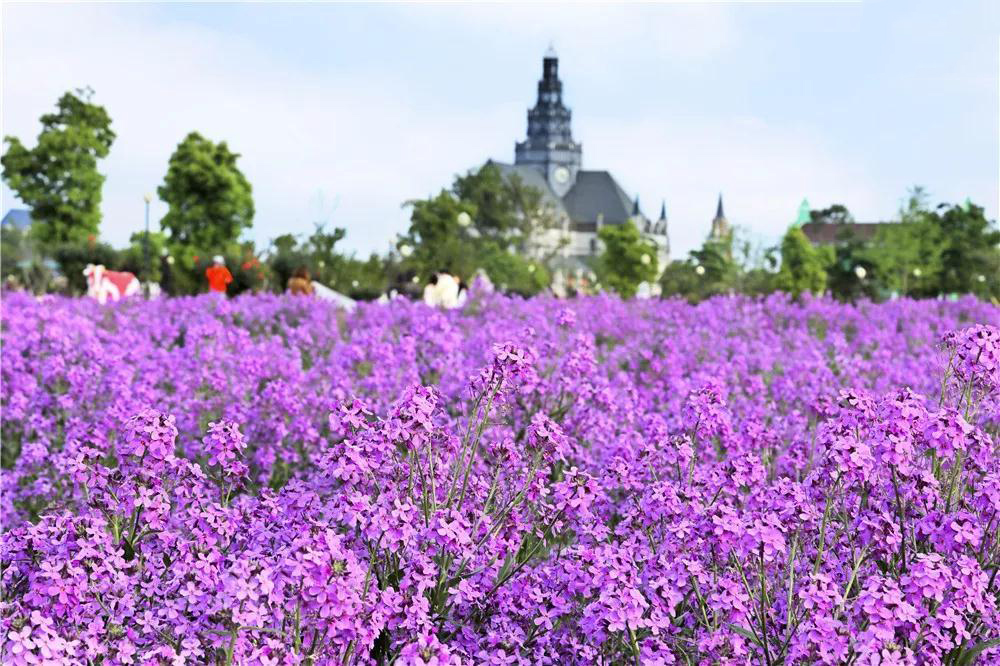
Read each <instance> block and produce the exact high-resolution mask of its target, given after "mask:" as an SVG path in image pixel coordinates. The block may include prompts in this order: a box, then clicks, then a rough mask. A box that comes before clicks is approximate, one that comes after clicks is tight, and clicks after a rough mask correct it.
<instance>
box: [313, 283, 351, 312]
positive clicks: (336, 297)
mask: <svg viewBox="0 0 1000 666" xmlns="http://www.w3.org/2000/svg"><path fill="white" fill-rule="evenodd" d="M312 285H313V293H315V294H316V297H317V298H321V299H323V300H324V301H330V302H331V303H335V304H337V305H339V306H340V307H342V308H344V309H345V310H353V309H354V308H355V306H356V305H357V302H356V301H355V300H354V299H353V298H349V297H347V296H344V295H343V294H342V293H340V292H339V291H334V290H333V289H330V288H329V287H327V286H326V285H325V284H320V283H319V282H316V280H313V281H312Z"/></svg>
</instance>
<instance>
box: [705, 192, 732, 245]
mask: <svg viewBox="0 0 1000 666" xmlns="http://www.w3.org/2000/svg"><path fill="white" fill-rule="evenodd" d="M729 232H730V228H729V220H727V219H726V214H725V212H724V211H723V210H722V193H721V192H720V193H719V204H718V206H716V208H715V219H713V220H712V232H711V233H710V234H709V235H708V237H709V238H711V239H713V240H721V239H723V238H726V237H727V236H729Z"/></svg>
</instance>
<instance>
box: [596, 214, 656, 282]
mask: <svg viewBox="0 0 1000 666" xmlns="http://www.w3.org/2000/svg"><path fill="white" fill-rule="evenodd" d="M597 235H598V237H599V238H600V240H601V242H602V243H603V244H604V251H603V252H602V253H601V255H600V256H599V257H598V259H597V278H598V280H600V282H601V284H604V285H606V286H608V287H611V288H612V289H614V290H615V291H616V292H617V293H618V294H619V295H620V296H621V297H622V298H632V297H633V296H635V293H636V290H637V289H638V288H639V285H640V284H642V283H643V282H653V281H654V280H656V276H657V273H658V270H657V265H656V262H657V259H656V245H654V244H653V243H652V242H650V241H648V240H646V239H644V238H643V237H642V234H641V233H640V232H639V229H638V227H636V226H635V223H634V222H632V220H628V221H627V222H625V224H622V225H608V226H604V227H601V230H600V231H599V232H598V234H597Z"/></svg>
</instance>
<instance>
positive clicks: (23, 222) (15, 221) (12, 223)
mask: <svg viewBox="0 0 1000 666" xmlns="http://www.w3.org/2000/svg"><path fill="white" fill-rule="evenodd" d="M0 226H4V227H14V228H15V229H18V230H19V231H24V230H25V229H27V228H28V227H30V226H31V213H29V212H28V211H27V210H26V209H24V208H12V209H10V210H9V211H7V214H6V215H4V216H3V222H0Z"/></svg>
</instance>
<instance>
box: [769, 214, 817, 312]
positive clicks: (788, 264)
mask: <svg viewBox="0 0 1000 666" xmlns="http://www.w3.org/2000/svg"><path fill="white" fill-rule="evenodd" d="M823 264H824V257H823V252H822V251H820V250H819V249H817V248H814V247H813V245H812V243H810V242H809V239H808V238H806V235H805V233H803V231H802V230H801V229H799V228H798V227H792V228H791V229H789V230H788V231H787V232H786V233H785V237H784V238H782V239H781V268H780V269H779V270H778V275H777V276H776V278H775V285H776V286H777V288H778V289H781V290H782V291H786V292H788V293H789V294H792V295H793V296H796V297H797V296H798V295H799V294H801V293H802V292H804V291H808V292H810V293H813V294H820V293H822V292H823V289H824V288H825V287H826V270H824V268H823Z"/></svg>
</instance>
